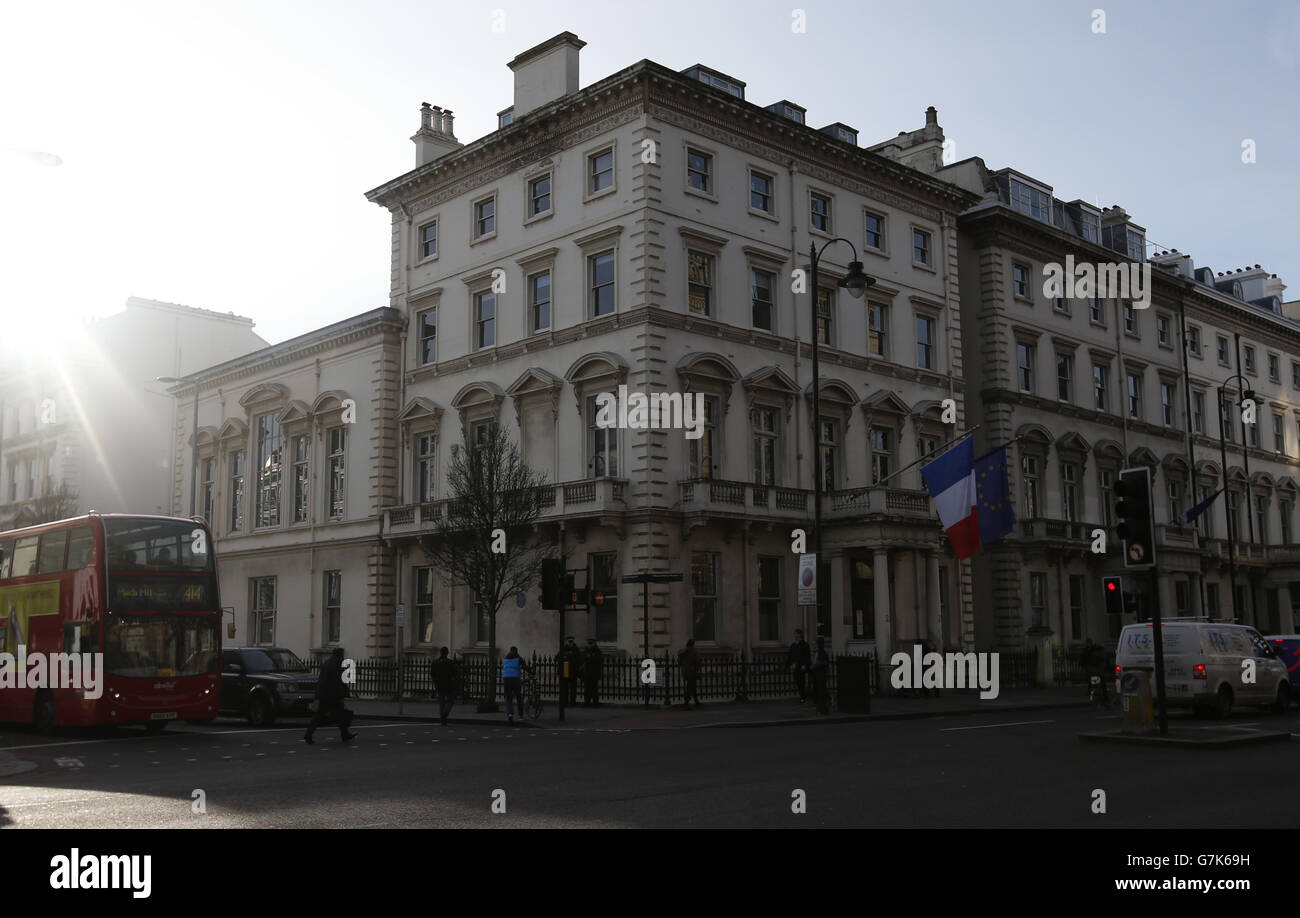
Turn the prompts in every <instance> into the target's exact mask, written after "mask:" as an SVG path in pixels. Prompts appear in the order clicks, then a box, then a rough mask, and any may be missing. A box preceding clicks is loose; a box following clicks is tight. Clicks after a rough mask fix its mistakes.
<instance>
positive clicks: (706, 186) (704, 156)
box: [686, 149, 713, 194]
mask: <svg viewBox="0 0 1300 918" xmlns="http://www.w3.org/2000/svg"><path fill="white" fill-rule="evenodd" d="M686 185H687V187H689V188H694V189H695V190H696V191H702V192H704V193H705V194H713V157H712V156H710V155H709V154H708V153H701V152H700V151H699V150H690V149H688V150H687V151H686Z"/></svg>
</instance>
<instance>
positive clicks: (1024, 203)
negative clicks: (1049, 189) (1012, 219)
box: [1010, 179, 1052, 222]
mask: <svg viewBox="0 0 1300 918" xmlns="http://www.w3.org/2000/svg"><path fill="white" fill-rule="evenodd" d="M1010 181H1011V188H1010V200H1011V207H1012V209H1013V210H1018V211H1020V212H1021V213H1022V214H1026V215H1027V216H1030V217H1033V218H1034V219H1035V220H1047V221H1049V222H1050V221H1051V219H1052V211H1051V198H1050V197H1048V196H1047V195H1046V194H1044V193H1043V192H1041V191H1039V190H1038V189H1037V188H1030V187H1029V186H1028V185H1026V184H1025V183H1024V182H1018V181H1016V180H1015V179H1011V180H1010Z"/></svg>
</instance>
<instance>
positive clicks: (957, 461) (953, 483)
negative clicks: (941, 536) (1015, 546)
mask: <svg viewBox="0 0 1300 918" xmlns="http://www.w3.org/2000/svg"><path fill="white" fill-rule="evenodd" d="M921 479H922V480H923V481H924V482H925V486H926V488H927V489H928V490H929V492H930V496H931V497H933V498H934V508H935V510H937V511H938V512H939V521H940V522H941V523H943V528H944V529H945V530H946V531H947V532H948V540H949V541H950V542H952V548H953V551H954V552H956V553H957V558H958V559H959V560H960V559H965V558H969V557H970V556H971V555H973V554H975V553H976V552H977V551H979V550H980V525H979V512H978V510H977V509H976V500H977V498H976V488H975V442H974V440H973V439H972V438H971V437H970V436H967V437H966V438H965V439H963V440H961V441H959V442H958V443H957V444H955V445H954V446H953V448H952V449H950V450H948V451H947V452H946V453H944V454H943V455H942V456H940V457H939V458H938V459H936V460H934V461H933V462H931V463H929V464H927V465H924V466H922V467H921Z"/></svg>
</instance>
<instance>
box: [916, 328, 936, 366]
mask: <svg viewBox="0 0 1300 918" xmlns="http://www.w3.org/2000/svg"><path fill="white" fill-rule="evenodd" d="M916 365H917V366H918V367H920V368H921V369H922V370H933V369H934V319H931V318H930V317H929V316H917V317H916Z"/></svg>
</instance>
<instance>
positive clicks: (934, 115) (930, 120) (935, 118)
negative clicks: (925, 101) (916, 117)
mask: <svg viewBox="0 0 1300 918" xmlns="http://www.w3.org/2000/svg"><path fill="white" fill-rule="evenodd" d="M925 124H926V126H927V127H929V126H930V125H932V124H933V125H935V126H936V127H937V126H938V124H939V112H938V111H937V110H936V109H935V107H934V106H933V105H931V106H930V107H929V108H927V109H926V110H925Z"/></svg>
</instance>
